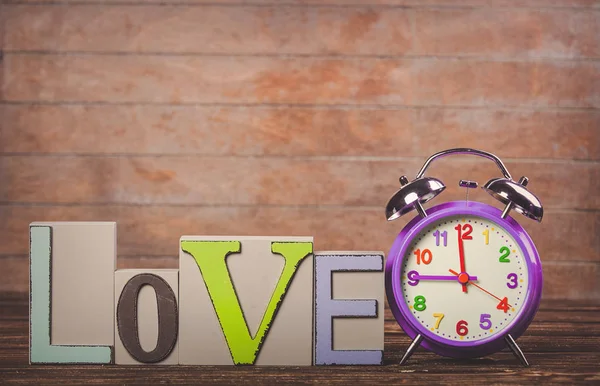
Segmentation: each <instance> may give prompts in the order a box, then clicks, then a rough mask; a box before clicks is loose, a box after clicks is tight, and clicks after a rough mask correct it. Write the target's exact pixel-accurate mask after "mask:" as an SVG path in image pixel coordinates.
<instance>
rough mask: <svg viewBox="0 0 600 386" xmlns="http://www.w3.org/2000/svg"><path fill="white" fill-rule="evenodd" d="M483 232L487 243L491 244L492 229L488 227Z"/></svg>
mask: <svg viewBox="0 0 600 386" xmlns="http://www.w3.org/2000/svg"><path fill="white" fill-rule="evenodd" d="M481 234H482V235H484V236H485V245H489V244H490V230H489V229H486V230H484V231H483V232H482V233H481Z"/></svg>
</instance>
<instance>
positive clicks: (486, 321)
mask: <svg viewBox="0 0 600 386" xmlns="http://www.w3.org/2000/svg"><path fill="white" fill-rule="evenodd" d="M491 317H492V315H490V314H481V316H480V317H479V327H481V329H482V330H489V329H490V328H492V321H491V320H490V318H491Z"/></svg>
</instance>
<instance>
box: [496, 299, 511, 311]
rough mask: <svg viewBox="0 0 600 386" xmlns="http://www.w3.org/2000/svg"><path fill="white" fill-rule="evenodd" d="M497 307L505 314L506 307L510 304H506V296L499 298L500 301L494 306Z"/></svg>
mask: <svg viewBox="0 0 600 386" xmlns="http://www.w3.org/2000/svg"><path fill="white" fill-rule="evenodd" d="M496 308H497V309H499V310H502V311H504V313H505V314H506V313H507V312H508V309H509V308H510V304H508V298H507V297H504V299H502V300H500V303H498V305H497V306H496Z"/></svg>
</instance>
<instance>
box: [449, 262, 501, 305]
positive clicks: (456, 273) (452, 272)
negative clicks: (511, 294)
mask: <svg viewBox="0 0 600 386" xmlns="http://www.w3.org/2000/svg"><path fill="white" fill-rule="evenodd" d="M448 271H450V273H451V274H453V275H456V276H458V275H459V274H458V272H456V271H454V270H452V269H449V270H448ZM467 284H472V285H474V286H475V287H477V288H479V289H480V290H482V291H483V292H485V293H486V294H488V295H490V296H491V297H493V298H495V299H496V300H498V301H500V302H501V301H502V299H500V298H499V297H498V296H496V295H494V294H493V293H491V292H490V291H488V290H486V289H484V288H481V287H480V286H479V285H477V284H475V283H473V282H472V281H470V280H469V281H468V282H467ZM508 306H509V307H512V306H511V305H510V304H508Z"/></svg>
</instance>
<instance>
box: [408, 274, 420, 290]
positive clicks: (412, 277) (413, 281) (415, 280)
mask: <svg viewBox="0 0 600 386" xmlns="http://www.w3.org/2000/svg"><path fill="white" fill-rule="evenodd" d="M406 277H407V278H408V285H410V286H413V287H414V286H416V285H417V284H419V272H417V271H410V272H409V273H407V274H406Z"/></svg>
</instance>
